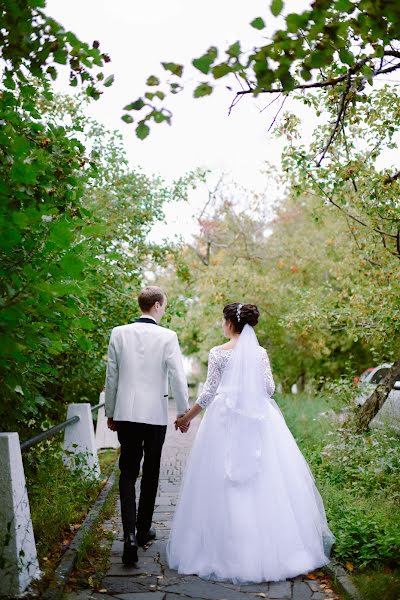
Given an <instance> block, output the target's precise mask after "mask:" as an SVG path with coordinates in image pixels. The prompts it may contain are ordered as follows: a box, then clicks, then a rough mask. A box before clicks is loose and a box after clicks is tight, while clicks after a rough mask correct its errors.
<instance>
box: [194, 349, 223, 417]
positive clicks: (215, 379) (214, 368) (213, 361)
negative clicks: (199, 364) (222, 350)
mask: <svg viewBox="0 0 400 600" xmlns="http://www.w3.org/2000/svg"><path fill="white" fill-rule="evenodd" d="M220 380H221V371H220V369H219V365H218V361H217V356H216V353H215V350H214V348H212V349H211V350H210V353H209V355H208V371H207V379H206V381H205V383H204V385H203V389H202V391H201V394H200V396H199V397H198V398H197V400H196V404H200V406H201V408H206V407H207V406H208V405H209V404H211V402H212V401H213V400H214V397H215V394H216V391H217V388H218V386H219V382H220Z"/></svg>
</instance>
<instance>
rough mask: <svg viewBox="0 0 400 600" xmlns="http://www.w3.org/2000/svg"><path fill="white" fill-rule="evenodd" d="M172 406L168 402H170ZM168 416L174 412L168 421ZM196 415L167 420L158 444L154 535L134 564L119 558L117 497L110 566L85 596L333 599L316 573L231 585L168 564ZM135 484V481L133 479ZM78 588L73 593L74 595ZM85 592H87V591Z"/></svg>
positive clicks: (161, 599)
mask: <svg viewBox="0 0 400 600" xmlns="http://www.w3.org/2000/svg"><path fill="white" fill-rule="evenodd" d="M171 408H173V407H171ZM171 421H173V412H172V411H171V414H170V422H171ZM199 422H200V420H199V419H195V420H194V421H193V422H192V424H191V427H190V429H189V432H188V433H186V434H181V433H180V432H175V429H174V427H173V426H168V430H167V436H166V441H165V444H164V448H163V457H162V468H161V473H160V485H159V492H158V496H157V501H156V509H155V513H154V517H153V525H154V526H155V527H156V529H157V538H158V539H157V540H155V541H154V542H153V543H151V544H149V545H148V547H147V548H144V549H142V548H140V549H139V562H138V564H137V567H136V568H130V567H125V566H124V565H123V564H122V563H121V555H122V549H123V535H122V527H121V520H120V509H119V499H118V500H117V506H116V519H115V520H113V521H114V528H115V525H116V526H117V528H118V531H117V532H116V538H115V540H114V543H113V545H112V548H111V558H110V567H109V570H108V573H107V575H106V577H105V578H104V579H103V582H102V586H101V587H102V593H101V594H99V593H92V594H91V595H90V596H89V598H95V599H97V600H99V599H100V598H103V599H104V600H107V599H108V600H111V598H112V597H113V598H119V599H121V600H145V599H146V598H152V600H176V599H178V598H180V599H181V600H182V599H183V598H193V599H197V600H244V599H246V598H247V600H250V599H253V598H269V599H282V600H325V599H327V598H330V599H331V600H333V599H338V598H339V597H338V596H337V594H334V593H332V592H330V593H329V592H325V591H323V588H322V587H321V583H320V581H319V580H318V579H307V578H306V577H296V578H294V579H291V580H287V581H281V582H271V583H262V584H254V585H241V586H239V585H233V584H229V583H221V582H218V583H217V582H211V581H205V580H203V579H201V578H199V577H197V576H187V575H178V573H177V572H176V571H171V570H169V568H168V565H167V561H166V555H165V544H166V541H167V539H168V534H169V530H170V526H171V521H172V516H173V511H174V507H175V504H176V501H177V495H178V490H179V485H180V480H181V474H182V470H183V468H184V466H185V462H186V458H187V456H188V453H189V451H190V447H191V444H192V442H193V438H194V436H195V433H196V430H197V427H198V424H199ZM138 486H139V482H138ZM80 597H83V596H80V594H79V593H78V594H76V600H78V599H79V598H80ZM86 598H87V596H86Z"/></svg>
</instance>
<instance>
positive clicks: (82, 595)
mask: <svg viewBox="0 0 400 600" xmlns="http://www.w3.org/2000/svg"><path fill="white" fill-rule="evenodd" d="M90 598H93V590H92V589H91V588H88V589H86V590H79V591H78V592H64V593H63V595H62V597H61V599H62V600H89V599H90Z"/></svg>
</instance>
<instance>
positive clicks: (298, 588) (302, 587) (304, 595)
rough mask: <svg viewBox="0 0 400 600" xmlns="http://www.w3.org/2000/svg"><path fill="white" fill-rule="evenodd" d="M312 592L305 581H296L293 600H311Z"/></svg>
mask: <svg viewBox="0 0 400 600" xmlns="http://www.w3.org/2000/svg"><path fill="white" fill-rule="evenodd" d="M311 595H312V591H311V589H310V587H309V586H308V585H307V584H306V583H304V581H299V580H297V581H295V582H294V584H293V592H292V598H293V600H310V598H311Z"/></svg>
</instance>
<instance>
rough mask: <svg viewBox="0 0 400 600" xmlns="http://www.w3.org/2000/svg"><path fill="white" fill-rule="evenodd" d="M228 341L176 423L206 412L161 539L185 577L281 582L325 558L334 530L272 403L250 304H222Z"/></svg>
mask: <svg viewBox="0 0 400 600" xmlns="http://www.w3.org/2000/svg"><path fill="white" fill-rule="evenodd" d="M223 315H224V318H223V331H224V334H225V336H226V337H228V338H229V341H228V342H227V343H226V344H223V345H222V346H216V347H215V348H212V349H211V350H210V354H209V362H208V374H207V381H206V382H205V384H204V387H203V390H202V393H201V394H200V396H199V398H198V399H197V401H196V403H195V404H194V406H193V407H192V408H191V409H190V411H189V412H188V413H186V414H185V415H184V416H183V417H180V418H178V419H177V420H176V422H175V427H176V428H178V427H182V428H187V426H188V424H189V423H190V421H191V419H193V418H194V417H195V416H196V415H198V414H199V413H200V412H201V411H202V410H203V409H205V408H206V409H207V410H206V412H205V415H204V417H203V419H202V421H201V424H200V427H199V429H198V432H197V436H196V439H195V441H194V444H193V447H192V450H191V454H190V456H189V459H188V463H187V466H186V471H185V475H184V477H183V481H182V485H181V492H180V497H179V501H178V505H177V508H176V512H175V515H174V519H173V524H172V528H171V533H170V537H169V540H168V544H167V557H168V564H169V567H170V568H171V569H176V570H177V571H178V572H179V573H182V574H196V575H199V576H200V577H204V578H207V579H215V580H230V581H232V582H233V583H246V582H261V581H279V580H283V579H286V578H289V577H295V576H296V575H299V574H302V573H306V572H309V571H312V570H313V569H316V568H317V567H321V566H322V565H324V564H326V563H328V562H329V555H330V549H331V546H332V543H333V542H334V539H335V538H334V536H333V534H332V533H331V531H330V530H329V528H328V525H327V521H326V516H325V511H324V507H323V503H322V499H321V496H320V494H319V492H318V490H317V488H316V485H315V481H314V478H313V475H312V473H311V471H310V469H309V467H308V464H307V462H306V460H305V459H304V457H303V455H302V454H301V452H300V450H299V448H298V446H297V444H296V442H295V440H294V438H293V436H292V434H291V433H290V431H289V429H288V427H287V425H286V423H285V420H284V418H283V415H282V413H281V411H280V410H279V408H278V405H277V404H276V402H275V401H274V400H273V399H272V397H271V396H272V394H273V392H274V388H275V386H274V381H273V378H272V373H271V368H270V364H269V359H268V355H267V352H266V350H265V349H264V348H262V347H261V346H260V345H259V343H258V340H257V337H256V335H255V333H254V330H253V327H254V326H255V325H256V324H257V322H258V317H259V311H258V309H257V307H256V306H254V305H252V304H243V305H242V304H238V303H233V304H228V305H227V306H225V308H224V310H223Z"/></svg>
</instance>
